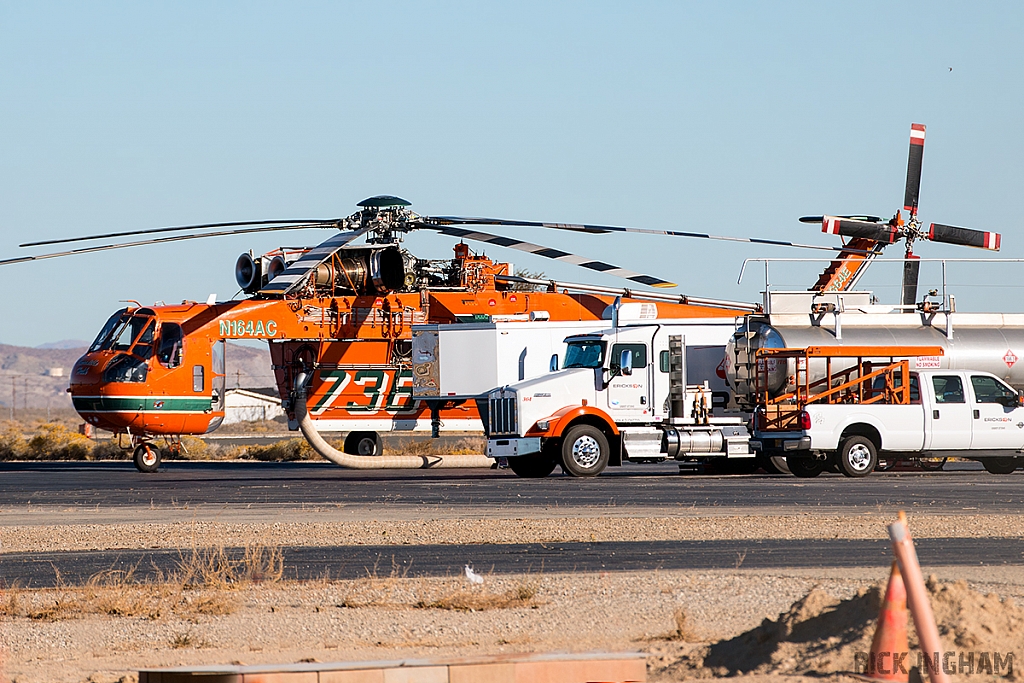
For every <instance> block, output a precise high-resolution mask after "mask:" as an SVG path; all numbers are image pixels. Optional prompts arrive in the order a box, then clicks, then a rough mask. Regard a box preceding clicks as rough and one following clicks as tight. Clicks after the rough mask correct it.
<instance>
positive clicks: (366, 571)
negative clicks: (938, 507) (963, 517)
mask: <svg viewBox="0 0 1024 683" xmlns="http://www.w3.org/2000/svg"><path fill="white" fill-rule="evenodd" d="M915 543H916V546H917V552H918V557H920V559H921V562H922V563H923V564H924V565H925V566H936V565H942V566H947V567H949V566H971V567H977V566H985V567H993V566H1003V565H1013V566H1022V565H1024V540H1022V539H1020V538H977V539H963V538H925V539H918V540H917V541H915ZM228 552H229V553H231V554H232V555H234V556H240V555H241V553H242V551H241V550H240V549H237V548H234V549H229V550H228ZM282 553H283V556H284V574H285V578H290V579H319V578H323V577H330V578H333V579H354V578H362V577H367V576H375V577H388V576H458V575H460V574H461V573H462V572H463V567H464V566H465V565H467V564H468V565H471V566H473V567H474V569H476V570H477V571H478V572H484V573H489V572H493V573H496V574H509V573H516V574H521V573H538V572H558V573H562V572H602V571H657V570H667V569H668V570H671V569H686V570H695V571H699V570H713V569H739V568H740V567H743V568H745V569H783V568H785V569H792V568H834V567H848V568H852V567H879V566H885V565H886V563H887V562H888V561H889V559H890V558H891V556H892V547H891V545H890V544H889V543H888V541H886V540H884V539H878V540H818V539H796V540H777V539H775V540H770V539H766V540H729V541H640V542H629V541H615V542H601V543H522V544H471V545H408V546H365V545H354V546H328V547H313V548H311V547H285V548H282ZM188 554H189V551H178V550H118V551H88V552H64V553H4V554H0V587H2V586H3V585H4V584H6V585H15V584H16V585H19V586H22V587H37V588H38V587H49V586H53V585H55V583H56V578H57V576H58V574H59V576H60V578H61V580H62V581H64V582H66V583H71V584H75V583H77V582H80V581H84V580H86V579H88V578H89V577H91V576H93V575H95V574H97V573H99V572H103V571H108V570H113V571H128V570H129V569H130V570H132V574H133V576H134V577H135V578H136V579H137V580H141V579H145V578H147V577H153V576H158V575H159V576H167V575H169V574H173V573H175V572H176V571H178V570H179V568H180V565H181V564H182V563H184V561H185V559H186V556H187V555H188ZM980 557H983V558H985V559H984V561H979V560H978V558H980Z"/></svg>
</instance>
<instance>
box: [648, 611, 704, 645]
mask: <svg viewBox="0 0 1024 683" xmlns="http://www.w3.org/2000/svg"><path fill="white" fill-rule="evenodd" d="M672 621H673V622H674V623H675V626H676V627H675V629H674V630H672V631H669V632H668V633H663V634H661V635H658V636H644V637H643V638H639V639H638V640H640V641H657V640H667V641H675V642H679V643H699V642H701V638H700V636H698V635H697V634H696V633H694V632H693V629H692V628H691V626H690V619H689V617H688V616H687V615H686V612H685V611H684V610H683V608H682V607H680V608H678V609H677V610H676V611H675V612H673V613H672Z"/></svg>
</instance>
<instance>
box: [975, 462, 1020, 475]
mask: <svg viewBox="0 0 1024 683" xmlns="http://www.w3.org/2000/svg"><path fill="white" fill-rule="evenodd" d="M1022 460H1024V458H982V459H981V465H982V467H984V468H985V471H986V472H989V473H991V474H1013V472H1014V471H1015V470H1016V469H1017V468H1018V467H1020V466H1021V465H1022V464H1024V462H1022Z"/></svg>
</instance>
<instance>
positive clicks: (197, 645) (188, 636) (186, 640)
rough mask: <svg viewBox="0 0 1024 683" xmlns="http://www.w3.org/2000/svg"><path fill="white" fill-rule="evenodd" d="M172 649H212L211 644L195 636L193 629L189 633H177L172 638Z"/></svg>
mask: <svg viewBox="0 0 1024 683" xmlns="http://www.w3.org/2000/svg"><path fill="white" fill-rule="evenodd" d="M170 645H171V647H173V648H174V649H176V650H184V649H196V650H198V649H202V648H204V647H210V642H209V641H208V640H206V638H203V637H201V636H197V635H196V634H194V633H193V632H192V631H191V629H190V630H188V631H182V632H180V633H175V634H174V635H173V636H172V637H171V642H170Z"/></svg>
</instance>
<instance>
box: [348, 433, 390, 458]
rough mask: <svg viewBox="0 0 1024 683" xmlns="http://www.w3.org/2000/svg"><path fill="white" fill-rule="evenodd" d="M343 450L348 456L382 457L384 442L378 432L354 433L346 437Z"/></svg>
mask: <svg viewBox="0 0 1024 683" xmlns="http://www.w3.org/2000/svg"><path fill="white" fill-rule="evenodd" d="M342 450H343V451H344V452H345V453H347V454H348V455H381V454H382V453H383V452H384V442H383V441H382V440H381V438H380V434H378V433H377V432H352V433H350V434H349V435H348V436H346V437H345V445H344V446H342Z"/></svg>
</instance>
